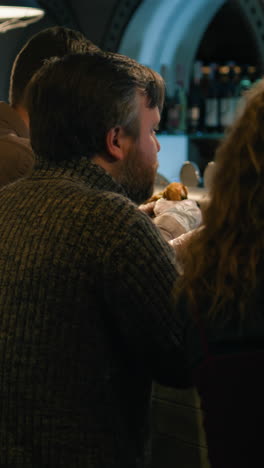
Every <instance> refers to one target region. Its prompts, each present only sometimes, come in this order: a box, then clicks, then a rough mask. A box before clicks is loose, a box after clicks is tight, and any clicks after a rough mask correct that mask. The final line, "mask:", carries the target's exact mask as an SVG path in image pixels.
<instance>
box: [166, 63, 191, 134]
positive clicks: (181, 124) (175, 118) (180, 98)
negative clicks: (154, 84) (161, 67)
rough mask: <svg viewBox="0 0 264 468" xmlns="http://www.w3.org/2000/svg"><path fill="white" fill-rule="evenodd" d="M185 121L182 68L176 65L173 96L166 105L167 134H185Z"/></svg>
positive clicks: (185, 104) (185, 107)
mask: <svg viewBox="0 0 264 468" xmlns="http://www.w3.org/2000/svg"><path fill="white" fill-rule="evenodd" d="M186 121H187V98H186V92H185V89H184V76H183V67H182V66H181V65H180V64H178V65H177V68H176V83H175V91H174V95H173V97H172V98H171V99H170V100H169V103H168V111H167V128H168V131H169V133H185V132H186Z"/></svg>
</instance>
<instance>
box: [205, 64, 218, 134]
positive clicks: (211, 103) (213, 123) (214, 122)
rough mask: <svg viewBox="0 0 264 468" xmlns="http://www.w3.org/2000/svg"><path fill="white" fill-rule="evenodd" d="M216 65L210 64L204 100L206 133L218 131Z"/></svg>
mask: <svg viewBox="0 0 264 468" xmlns="http://www.w3.org/2000/svg"><path fill="white" fill-rule="evenodd" d="M218 74H219V71H218V65H217V64H216V63H210V65H209V76H208V88H207V95H206V98H205V128H206V132H208V133H217V132H218V131H219V114H220V112H219V110H220V108H219V91H220V90H219V78H218Z"/></svg>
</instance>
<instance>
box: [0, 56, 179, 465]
mask: <svg viewBox="0 0 264 468" xmlns="http://www.w3.org/2000/svg"><path fill="white" fill-rule="evenodd" d="M163 97H164V83H163V80H162V78H161V77H160V75H158V74H157V73H155V72H154V71H152V70H150V69H148V68H147V67H144V66H141V65H139V64H138V63H137V62H135V61H134V60H132V59H128V58H127V57H123V56H120V55H117V54H104V53H94V54H93V53H92V52H90V53H87V54H74V55H70V56H68V57H64V58H62V59H55V58H54V59H52V60H50V61H49V62H48V63H46V64H45V65H44V66H43V67H42V69H41V70H39V72H37V74H36V75H35V77H34V78H33V80H32V82H31V84H30V86H29V88H28V95H27V108H28V110H29V117H30V122H31V124H30V133H31V143H32V147H33V150H34V152H35V154H36V155H37V165H36V167H35V169H34V171H33V173H32V175H31V176H29V177H27V178H24V179H21V180H19V181H17V182H16V183H14V184H10V185H9V186H6V187H5V188H4V189H2V192H1V204H0V252H1V254H0V282H1V295H0V303H1V306H0V323H1V326H0V338H1V339H0V360H1V362H0V400H1V401H2V402H3V407H2V408H3V409H2V415H1V437H0V465H2V466H12V467H13V466H14V467H17V468H18V467H22V466H23V468H27V467H31V468H32V467H40V466H43V467H44V466H45V467H46V466H47V467H49V468H53V467H54V468H60V467H63V468H73V467H74V468H87V467H89V468H95V467H96V468H97V467H100V468H104V467H105V468H129V467H131V468H132V467H133V468H134V467H135V468H139V467H144V466H147V463H148V462H147V460H148V454H149V450H150V446H149V417H148V416H149V410H150V397H151V385H152V382H153V380H154V379H155V380H157V381H159V382H161V383H165V384H169V385H174V384H177V385H181V384H182V385H185V384H188V376H187V375H185V370H184V367H183V358H182V352H181V346H180V339H179V336H180V335H181V330H180V329H178V327H177V316H175V314H174V315H173V314H172V313H171V301H170V292H171V289H172V286H173V284H174V281H175V279H176V277H177V274H176V269H175V257H174V251H173V249H172V248H171V247H170V246H169V244H168V243H167V242H166V241H165V240H164V239H163V237H162V235H161V233H160V231H159V230H158V228H157V227H156V226H155V225H154V224H153V223H152V221H151V219H150V218H149V217H148V216H147V215H146V214H145V213H142V212H141V211H140V210H139V209H138V208H137V205H136V204H138V203H141V202H142V201H144V200H145V199H147V198H148V197H149V196H150V194H151V193H152V190H153V183H154V179H155V174H156V169H157V152H158V151H159V143H158V141H157V138H156V134H155V129H156V128H157V126H158V124H159V120H160V111H161V109H162V103H163Z"/></svg>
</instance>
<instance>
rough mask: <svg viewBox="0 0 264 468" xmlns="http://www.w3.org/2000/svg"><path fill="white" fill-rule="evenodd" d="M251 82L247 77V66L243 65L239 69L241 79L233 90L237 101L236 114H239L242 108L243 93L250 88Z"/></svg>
mask: <svg viewBox="0 0 264 468" xmlns="http://www.w3.org/2000/svg"><path fill="white" fill-rule="evenodd" d="M251 86H252V81H251V78H250V76H249V71H248V65H244V66H243V67H242V68H241V77H240V80H239V82H238V85H237V87H236V90H235V96H236V100H237V104H236V113H240V112H242V111H243V108H244V93H245V92H246V91H247V90H248V89H249V88H251Z"/></svg>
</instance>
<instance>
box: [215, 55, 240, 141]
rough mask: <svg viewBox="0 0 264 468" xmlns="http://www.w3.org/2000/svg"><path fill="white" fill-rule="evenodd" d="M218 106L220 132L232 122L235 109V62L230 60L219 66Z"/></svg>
mask: <svg viewBox="0 0 264 468" xmlns="http://www.w3.org/2000/svg"><path fill="white" fill-rule="evenodd" d="M219 71H220V86H219V107H220V110H219V112H220V119H219V124H220V128H219V131H220V132H221V133H223V132H225V130H226V129H227V128H228V127H229V126H230V125H231V124H232V123H233V121H234V117H235V110H236V100H235V89H236V82H235V62H233V61H230V62H228V63H227V64H226V65H224V66H222V67H220V69H219Z"/></svg>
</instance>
